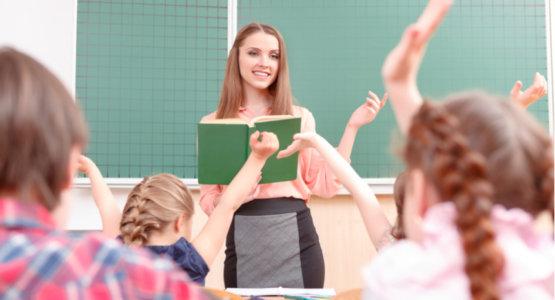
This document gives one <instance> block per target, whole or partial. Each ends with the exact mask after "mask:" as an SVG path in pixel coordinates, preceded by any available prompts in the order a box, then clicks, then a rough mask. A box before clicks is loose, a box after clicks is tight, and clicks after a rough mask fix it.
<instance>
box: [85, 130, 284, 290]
mask: <svg viewBox="0 0 555 300" xmlns="http://www.w3.org/2000/svg"><path fill="white" fill-rule="evenodd" d="M259 138H260V141H259ZM250 146H251V149H252V152H251V153H250V155H249V157H248V159H247V161H246V162H245V164H244V165H243V167H242V168H241V170H240V171H239V172H238V173H237V175H236V176H235V178H234V179H233V181H232V182H231V183H230V184H229V186H228V188H227V189H226V191H225V192H224V193H223V195H222V197H221V198H220V202H219V203H218V205H217V206H216V208H215V209H214V211H213V212H212V214H211V215H210V217H209V219H208V221H207V223H206V224H205V226H204V227H203V229H202V231H201V232H200V233H199V234H198V235H197V236H196V237H195V238H194V239H192V237H191V230H192V216H193V213H194V203H193V199H192V197H191V193H190V192H189V190H188V189H187V187H186V186H185V184H183V182H182V181H181V180H179V179H178V178H177V177H175V176H174V175H170V174H158V175H154V176H150V177H146V178H145V179H143V181H142V182H141V183H139V184H138V185H137V186H135V187H134V188H133V190H132V191H131V193H130V194H129V196H128V197H127V203H126V204H125V208H124V209H123V215H121V217H120V215H119V209H118V208H117V206H116V205H115V201H114V200H113V196H112V194H111V192H110V190H109V189H108V187H107V186H106V184H105V183H104V181H103V179H102V175H101V174H100V171H98V168H97V167H96V165H95V164H94V163H93V162H92V161H91V160H90V159H88V158H86V157H82V158H81V171H83V172H84V173H86V174H87V175H88V176H89V178H90V179H91V184H92V190H93V196H94V199H95V202H96V203H97V206H98V208H99V211H100V215H101V219H102V224H103V231H104V232H105V233H106V234H108V235H110V236H112V237H115V236H117V235H119V234H121V239H122V240H123V242H124V243H125V244H128V245H136V246H145V247H146V248H148V249H149V250H151V251H152V252H154V253H157V254H166V255H169V256H170V257H171V258H172V259H173V260H174V261H175V262H176V263H177V264H178V265H179V266H181V268H182V269H183V270H184V271H185V272H187V274H189V277H190V278H191V279H192V280H194V281H195V282H197V283H199V284H203V285H204V280H205V277H206V275H207V274H208V266H209V265H210V264H212V262H213V261H214V259H215V257H216V255H217V254H218V251H219V250H220V248H221V246H222V244H223V242H224V239H225V236H226V235H227V230H228V229H229V225H230V223H231V219H232V218H233V213H234V212H235V211H236V210H237V208H239V206H241V204H243V202H244V201H245V199H247V195H248V193H249V192H250V191H251V190H252V187H253V186H255V185H256V184H257V182H258V179H259V177H260V172H261V170H262V167H263V166H264V163H265V162H266V159H268V157H270V156H271V155H272V153H274V152H275V151H276V150H277V149H278V147H279V142H278V140H277V137H276V135H275V134H273V133H268V132H262V133H259V132H255V133H254V134H252V135H251V137H250ZM120 220H121V222H120ZM118 223H119V224H120V226H119V228H118V226H117V224H118ZM189 241H191V242H189Z"/></svg>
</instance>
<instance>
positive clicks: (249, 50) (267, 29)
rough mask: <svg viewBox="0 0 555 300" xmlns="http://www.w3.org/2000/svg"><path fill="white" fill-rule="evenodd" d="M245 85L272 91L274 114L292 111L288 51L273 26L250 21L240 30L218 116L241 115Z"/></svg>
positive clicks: (230, 60) (223, 89)
mask: <svg viewBox="0 0 555 300" xmlns="http://www.w3.org/2000/svg"><path fill="white" fill-rule="evenodd" d="M259 71H260V72H259ZM245 84H247V85H250V86H251V87H252V88H254V89H258V90H267V91H268V92H269V93H270V95H271V96H272V97H273V103H272V114H275V115H278V114H292V107H293V96H292V94H291V86H290V83H289V68H288V66H287V50H286V48H285V42H284V40H283V37H282V36H281V34H280V33H279V32H278V31H277V30H276V29H275V28H274V27H272V26H270V25H266V24H260V23H250V24H248V25H246V26H244V27H243V28H241V30H239V32H238V33H237V36H236V38H235V41H234V43H233V47H232V48H231V50H230V52H229V56H228V59H227V64H226V70H225V77H224V83H223V86H222V93H221V96H220V103H219V105H218V110H217V115H216V117H217V118H230V117H235V116H236V115H237V111H238V110H239V107H240V106H241V105H243V104H244V103H243V101H244V96H245V95H244V90H243V87H244V85H245Z"/></svg>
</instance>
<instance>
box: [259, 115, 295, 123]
mask: <svg viewBox="0 0 555 300" xmlns="http://www.w3.org/2000/svg"><path fill="white" fill-rule="evenodd" d="M293 118H298V117H295V116H292V115H269V116H260V117H256V118H253V119H252V120H251V122H250V123H252V124H254V123H256V122H267V121H274V120H285V119H293Z"/></svg>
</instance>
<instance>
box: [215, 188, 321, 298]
mask: <svg viewBox="0 0 555 300" xmlns="http://www.w3.org/2000/svg"><path fill="white" fill-rule="evenodd" d="M225 254H226V258H225V263H224V282H225V286H226V288H229V287H238V288H264V287H279V286H281V287H294V288H322V287H323V286H324V275H325V266H324V257H323V255H322V248H321V247H320V241H319V239H318V234H317V233H316V229H315V228H314V223H313V221H312V216H311V215H310V210H309V209H308V207H307V206H306V204H305V201H304V200H302V199H296V198H274V199H260V200H253V201H251V202H248V203H246V204H244V205H243V206H241V207H240V208H239V209H238V210H237V212H236V213H235V216H234V217H233V222H232V224H231V227H230V229H229V232H228V235H227V240H226V250H225Z"/></svg>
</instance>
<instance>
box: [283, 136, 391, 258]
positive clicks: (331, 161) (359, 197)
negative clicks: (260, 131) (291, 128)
mask: <svg viewBox="0 0 555 300" xmlns="http://www.w3.org/2000/svg"><path fill="white" fill-rule="evenodd" d="M294 139H295V140H296V141H298V143H299V144H300V146H299V148H300V149H303V148H307V147H312V148H314V149H316V150H317V151H318V152H319V153H320V155H321V156H322V157H323V158H324V159H325V161H326V163H327V164H328V165H329V167H330V168H331V169H332V170H333V172H334V174H335V176H336V177H337V179H338V180H339V181H340V182H341V183H342V184H343V185H344V186H345V188H346V189H347V190H349V192H351V195H352V197H353V199H354V200H355V203H356V204H357V207H358V209H359V211H360V214H361V215H362V220H363V222H364V226H365V227H366V231H367V232H368V235H369V236H370V239H371V240H372V243H373V244H374V246H375V247H376V249H378V250H379V249H380V248H382V247H383V246H384V245H387V244H388V243H389V242H390V241H392V240H393V238H392V236H391V224H389V221H388V220H387V218H386V217H385V214H384V212H383V210H382V208H381V206H380V204H379V203H378V200H377V198H376V195H375V194H374V192H373V191H372V189H370V187H369V186H368V185H367V184H366V183H365V182H364V181H363V180H362V178H360V176H358V174H357V173H356V172H355V170H353V168H352V167H351V166H350V165H349V163H348V162H347V161H346V160H345V159H344V158H343V157H342V156H341V155H340V154H339V152H337V151H336V149H334V148H333V146H331V145H330V144H329V143H328V142H327V141H326V140H325V139H324V138H323V137H321V136H320V135H318V134H317V133H315V132H304V133H299V134H296V135H295V136H294ZM295 151H297V149H294V148H287V149H285V150H283V151H281V152H280V153H279V155H278V158H282V157H287V156H289V155H291V154H293V153H294V152H295Z"/></svg>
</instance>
